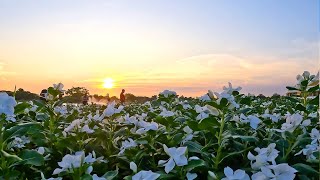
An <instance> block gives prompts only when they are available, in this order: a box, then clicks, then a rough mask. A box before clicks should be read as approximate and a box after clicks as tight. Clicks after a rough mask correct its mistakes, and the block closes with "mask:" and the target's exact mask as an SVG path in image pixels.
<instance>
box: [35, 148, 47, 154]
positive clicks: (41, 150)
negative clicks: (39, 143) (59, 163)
mask: <svg viewBox="0 0 320 180" xmlns="http://www.w3.org/2000/svg"><path fill="white" fill-rule="evenodd" d="M37 151H38V153H39V154H41V155H43V154H44V152H45V149H44V147H39V148H38V150H37Z"/></svg>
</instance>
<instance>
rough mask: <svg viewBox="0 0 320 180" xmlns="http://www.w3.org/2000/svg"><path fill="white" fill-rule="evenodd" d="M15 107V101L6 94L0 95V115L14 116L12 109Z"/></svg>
mask: <svg viewBox="0 0 320 180" xmlns="http://www.w3.org/2000/svg"><path fill="white" fill-rule="evenodd" d="M16 105H17V102H16V100H15V99H14V98H13V97H11V96H9V95H8V94H7V93H4V92H1V93H0V115H1V114H2V113H3V114H5V115H7V116H13V115H14V107H15V106H16Z"/></svg>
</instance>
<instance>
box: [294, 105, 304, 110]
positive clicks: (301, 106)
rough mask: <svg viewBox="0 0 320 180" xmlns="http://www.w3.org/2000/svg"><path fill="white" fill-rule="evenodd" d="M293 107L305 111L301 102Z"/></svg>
mask: <svg viewBox="0 0 320 180" xmlns="http://www.w3.org/2000/svg"><path fill="white" fill-rule="evenodd" d="M295 109H296V110H299V111H306V108H305V107H304V106H303V105H302V104H297V105H296V107H295Z"/></svg>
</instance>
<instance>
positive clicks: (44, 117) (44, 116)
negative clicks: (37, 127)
mask: <svg viewBox="0 0 320 180" xmlns="http://www.w3.org/2000/svg"><path fill="white" fill-rule="evenodd" d="M36 119H37V120H38V121H46V120H48V119H50V117H49V116H48V115H47V114H45V113H39V114H37V115H36Z"/></svg>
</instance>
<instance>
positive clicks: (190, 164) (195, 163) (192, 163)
mask: <svg viewBox="0 0 320 180" xmlns="http://www.w3.org/2000/svg"><path fill="white" fill-rule="evenodd" d="M206 166H207V164H206V162H205V161H204V160H201V159H198V160H191V161H189V162H188V165H187V166H185V168H186V169H187V171H191V170H193V169H195V168H198V167H206Z"/></svg>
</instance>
